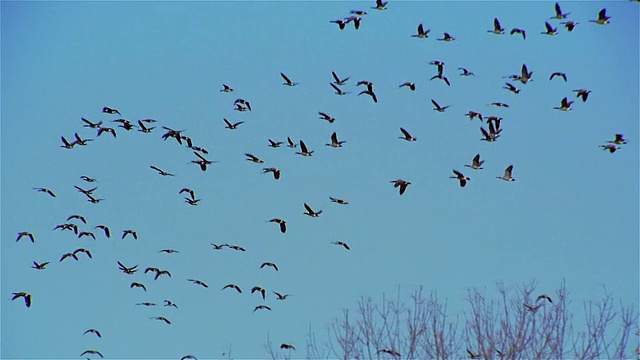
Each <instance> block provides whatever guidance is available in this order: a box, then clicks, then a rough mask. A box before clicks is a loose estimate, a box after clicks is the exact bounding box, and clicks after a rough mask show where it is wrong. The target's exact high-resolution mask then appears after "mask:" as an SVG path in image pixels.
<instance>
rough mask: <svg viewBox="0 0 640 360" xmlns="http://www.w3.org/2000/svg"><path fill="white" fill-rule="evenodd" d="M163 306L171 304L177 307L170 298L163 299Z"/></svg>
mask: <svg viewBox="0 0 640 360" xmlns="http://www.w3.org/2000/svg"><path fill="white" fill-rule="evenodd" d="M164 306H173V307H174V308H176V309H177V308H178V305H176V303H174V302H173V301H171V300H164Z"/></svg>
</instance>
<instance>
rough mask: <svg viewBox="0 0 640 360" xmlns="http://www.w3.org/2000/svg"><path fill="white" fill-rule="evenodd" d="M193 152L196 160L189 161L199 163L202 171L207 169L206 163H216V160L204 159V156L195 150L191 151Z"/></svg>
mask: <svg viewBox="0 0 640 360" xmlns="http://www.w3.org/2000/svg"><path fill="white" fill-rule="evenodd" d="M193 154H194V155H195V156H196V157H197V158H198V160H191V163H192V164H198V165H200V170H202V171H207V166H208V165H211V164H215V163H217V161H211V160H207V159H205V157H204V156H202V155H200V154H198V153H197V152H195V151H194V152H193Z"/></svg>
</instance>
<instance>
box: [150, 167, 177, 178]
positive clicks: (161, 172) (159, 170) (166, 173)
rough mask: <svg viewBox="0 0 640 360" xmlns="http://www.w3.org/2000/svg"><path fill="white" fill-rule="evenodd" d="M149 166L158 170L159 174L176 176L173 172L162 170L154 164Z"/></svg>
mask: <svg viewBox="0 0 640 360" xmlns="http://www.w3.org/2000/svg"><path fill="white" fill-rule="evenodd" d="M149 167H150V168H152V169H153V170H155V171H157V172H158V174H160V175H162V176H174V175H173V174H169V173H168V172H166V171H164V170H162V169H160V168H158V167H156V166H154V165H151V166H149Z"/></svg>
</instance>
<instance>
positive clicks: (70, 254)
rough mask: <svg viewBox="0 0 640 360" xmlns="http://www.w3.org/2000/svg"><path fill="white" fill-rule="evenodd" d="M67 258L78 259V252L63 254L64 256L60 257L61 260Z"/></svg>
mask: <svg viewBox="0 0 640 360" xmlns="http://www.w3.org/2000/svg"><path fill="white" fill-rule="evenodd" d="M67 258H73V260H75V261H78V256H76V254H74V253H66V254H63V255H62V257H60V262H62V261H64V260H65V259H67Z"/></svg>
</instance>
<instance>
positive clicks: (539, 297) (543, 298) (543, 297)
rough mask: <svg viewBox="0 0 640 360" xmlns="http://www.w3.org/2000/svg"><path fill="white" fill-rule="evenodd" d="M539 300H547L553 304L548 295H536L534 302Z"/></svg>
mask: <svg viewBox="0 0 640 360" xmlns="http://www.w3.org/2000/svg"><path fill="white" fill-rule="evenodd" d="M540 299H542V300H547V301H548V302H550V303H553V300H551V297H550V296H548V295H544V294H543V295H538V297H537V298H536V302H538V301H539V300H540Z"/></svg>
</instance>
